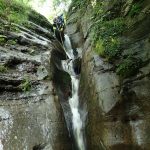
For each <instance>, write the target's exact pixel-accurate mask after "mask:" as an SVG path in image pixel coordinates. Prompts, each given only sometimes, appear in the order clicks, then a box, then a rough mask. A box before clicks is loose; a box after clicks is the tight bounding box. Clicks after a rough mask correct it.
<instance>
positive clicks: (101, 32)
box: [92, 18, 125, 60]
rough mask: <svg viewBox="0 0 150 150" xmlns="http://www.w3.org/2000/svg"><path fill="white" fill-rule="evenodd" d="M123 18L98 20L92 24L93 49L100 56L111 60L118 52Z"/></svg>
mask: <svg viewBox="0 0 150 150" xmlns="http://www.w3.org/2000/svg"><path fill="white" fill-rule="evenodd" d="M124 26H125V23H124V20H123V18H116V19H114V20H110V21H103V20H99V21H97V23H96V24H95V25H94V27H93V29H92V32H93V37H92V38H93V45H94V49H95V51H96V52H98V54H99V55H100V56H103V57H106V58H108V59H109V60H113V59H114V58H116V57H118V56H119V54H120V40H119V38H118V36H121V34H122V32H123V30H124V29H125V27H124ZM101 50H102V52H101Z"/></svg>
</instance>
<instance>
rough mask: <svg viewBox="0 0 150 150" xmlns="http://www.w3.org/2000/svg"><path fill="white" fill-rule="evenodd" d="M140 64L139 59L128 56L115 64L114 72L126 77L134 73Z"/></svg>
mask: <svg viewBox="0 0 150 150" xmlns="http://www.w3.org/2000/svg"><path fill="white" fill-rule="evenodd" d="M141 65H142V60H141V59H139V58H134V57H131V56H128V57H127V58H126V59H124V60H122V62H121V63H120V64H119V65H118V66H117V69H116V72H117V74H118V75H120V76H121V77H122V78H127V77H129V76H133V75H135V74H136V73H137V72H138V70H139V68H140V67H141Z"/></svg>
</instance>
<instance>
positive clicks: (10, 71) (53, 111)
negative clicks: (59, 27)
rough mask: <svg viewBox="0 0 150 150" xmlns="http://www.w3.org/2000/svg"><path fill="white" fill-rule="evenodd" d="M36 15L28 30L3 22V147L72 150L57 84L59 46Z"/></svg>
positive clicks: (0, 121) (0, 63) (0, 99)
mask: <svg viewBox="0 0 150 150" xmlns="http://www.w3.org/2000/svg"><path fill="white" fill-rule="evenodd" d="M37 16H40V15H39V14H36V13H35V12H34V13H32V15H31V16H30V21H29V22H28V23H27V24H25V25H24V26H23V25H21V26H20V25H18V24H15V23H11V24H10V23H9V22H7V21H6V20H0V24H1V28H0V149H2V147H3V149H5V150H23V149H26V150H41V149H44V150H71V149H72V144H71V140H70V138H69V133H68V130H67V126H66V122H65V119H64V115H63V111H62V107H61V105H60V101H59V98H58V95H57V94H56V92H55V89H54V86H53V82H52V78H53V76H54V74H53V73H54V72H53V68H54V64H53V63H52V58H51V57H52V53H54V51H56V52H57V51H60V48H59V46H60V43H59V42H58V41H57V40H56V38H55V37H54V35H53V33H52V32H51V29H52V25H51V24H50V23H48V21H47V20H46V19H45V18H44V17H43V16H40V18H39V17H37ZM38 23H39V24H38ZM42 26H43V27H44V28H43V27H42ZM46 27H47V28H49V30H48V29H47V28H46ZM62 56H63V55H62ZM56 63H57V62H56Z"/></svg>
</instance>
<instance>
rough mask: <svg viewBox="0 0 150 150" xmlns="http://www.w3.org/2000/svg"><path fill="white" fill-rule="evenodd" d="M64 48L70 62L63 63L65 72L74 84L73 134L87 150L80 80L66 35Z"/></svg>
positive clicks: (78, 142) (64, 61)
mask: <svg viewBox="0 0 150 150" xmlns="http://www.w3.org/2000/svg"><path fill="white" fill-rule="evenodd" d="M64 46H65V48H66V54H67V56H68V58H69V60H63V61H62V67H63V69H64V71H66V72H68V73H69V74H70V77H71V84H72V97H71V98H69V104H70V108H71V112H72V126H73V134H74V138H75V140H76V141H75V142H76V143H77V146H78V149H79V150H85V149H86V148H85V143H84V138H83V122H82V119H81V115H80V113H79V96H78V89H79V79H78V76H77V75H75V72H74V69H73V60H74V55H73V50H72V47H71V42H70V39H69V37H68V36H67V35H65V41H64Z"/></svg>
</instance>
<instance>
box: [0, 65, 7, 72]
mask: <svg viewBox="0 0 150 150" xmlns="http://www.w3.org/2000/svg"><path fill="white" fill-rule="evenodd" d="M7 70H8V69H7V67H5V66H4V65H0V72H1V73H4V72H7Z"/></svg>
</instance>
